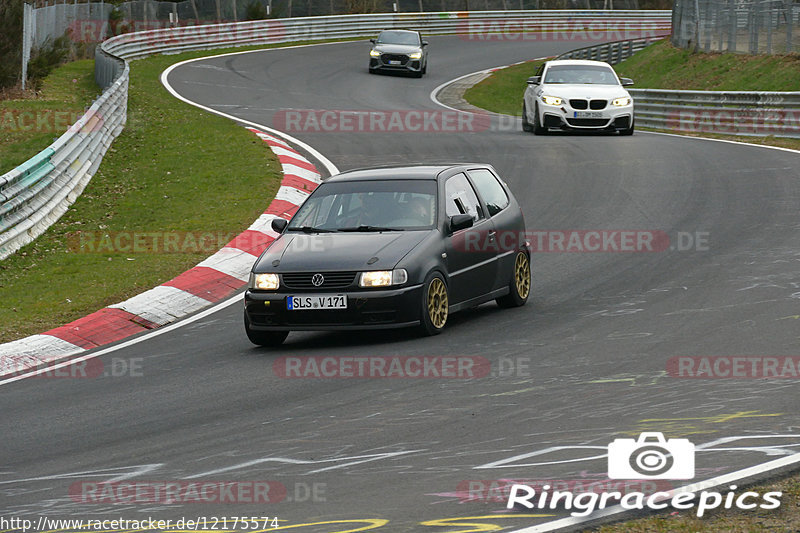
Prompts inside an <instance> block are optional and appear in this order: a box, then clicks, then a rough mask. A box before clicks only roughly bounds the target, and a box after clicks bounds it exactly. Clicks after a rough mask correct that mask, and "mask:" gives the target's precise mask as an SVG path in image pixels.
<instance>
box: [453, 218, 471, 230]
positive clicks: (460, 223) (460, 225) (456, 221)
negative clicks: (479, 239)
mask: <svg viewBox="0 0 800 533" xmlns="http://www.w3.org/2000/svg"><path fill="white" fill-rule="evenodd" d="M472 222H473V220H472V215H455V216H452V217H450V228H449V229H450V233H455V232H457V231H459V230H462V229H467V228H471V227H472Z"/></svg>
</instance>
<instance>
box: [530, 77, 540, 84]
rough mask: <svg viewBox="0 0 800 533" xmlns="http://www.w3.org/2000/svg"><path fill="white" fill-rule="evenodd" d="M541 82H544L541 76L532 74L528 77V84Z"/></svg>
mask: <svg viewBox="0 0 800 533" xmlns="http://www.w3.org/2000/svg"><path fill="white" fill-rule="evenodd" d="M540 83H542V77H541V76H531V77H530V78H528V85H539V84H540Z"/></svg>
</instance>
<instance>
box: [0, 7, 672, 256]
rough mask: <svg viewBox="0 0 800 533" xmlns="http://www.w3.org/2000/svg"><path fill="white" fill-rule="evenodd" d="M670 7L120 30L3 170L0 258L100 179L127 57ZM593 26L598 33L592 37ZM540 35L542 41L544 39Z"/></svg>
mask: <svg viewBox="0 0 800 533" xmlns="http://www.w3.org/2000/svg"><path fill="white" fill-rule="evenodd" d="M670 21H671V12H670V11H605V10H602V11H595V10H577V11H567V10H548V11H470V12H443V13H378V14H370V15H339V16H321V17H305V18H295V19H271V20H262V21H255V22H240V23H227V24H213V25H206V26H186V27H178V28H162V29H155V30H150V31H143V32H136V33H130V34H124V35H118V36H116V37H113V38H111V39H108V40H106V41H104V42H103V43H102V44H101V45H100V46H98V47H97V50H96V54H95V79H96V80H97V83H98V85H100V86H101V87H103V88H104V89H105V90H104V92H103V94H102V95H101V96H100V97H99V98H98V99H97V101H95V103H94V104H93V105H92V106H91V107H90V108H89V110H88V112H87V113H86V114H85V115H84V116H83V117H81V119H80V120H78V122H76V123H75V124H74V125H73V126H72V127H71V128H70V129H69V130H68V131H67V132H66V133H64V134H63V135H62V136H61V137H60V138H59V139H58V140H57V141H56V142H55V143H53V144H52V145H51V146H50V147H49V148H48V149H47V150H44V151H43V152H41V153H40V154H37V155H36V156H34V157H33V158H32V159H31V160H29V161H28V162H26V163H24V164H23V165H20V166H19V167H17V168H16V169H14V170H12V171H11V172H8V173H6V174H4V175H2V176H0V260H2V259H4V258H6V257H8V256H9V255H10V254H12V253H14V251H16V250H17V249H19V248H20V247H22V246H24V245H25V244H27V243H29V242H31V241H32V240H33V239H35V238H36V237H37V236H38V235H40V234H41V233H43V232H44V231H45V230H46V229H47V228H48V227H49V226H50V225H52V224H53V223H54V222H55V221H56V220H58V218H59V217H60V216H61V215H62V214H63V213H64V212H66V209H67V207H68V206H69V205H70V204H71V203H72V202H74V201H75V199H76V198H77V196H78V195H79V194H80V193H81V192H82V191H83V188H84V187H85V186H86V184H87V183H88V182H89V180H90V179H91V177H92V175H94V173H95V171H96V170H97V167H98V166H99V164H100V161H101V160H102V158H103V155H105V153H106V150H108V147H109V146H110V144H111V142H112V141H113V140H114V139H115V138H116V137H117V135H119V133H120V132H121V131H122V128H123V126H124V124H125V120H126V116H127V98H128V78H129V72H130V71H129V67H128V65H127V60H130V59H135V58H139V57H144V56H148V55H153V54H158V53H177V52H182V51H187V50H200V49H210V48H221V47H227V46H243V45H260V44H272V43H285V42H293V41H315V40H322V39H332V38H348V37H359V36H365V35H374V34H375V33H377V32H378V31H379V30H381V29H384V28H404V27H414V28H418V29H420V30H421V31H422V32H423V33H437V34H448V33H449V34H453V33H460V34H466V35H471V36H472V37H474V38H475V39H477V40H481V39H484V38H485V39H486V40H489V39H521V40H525V39H528V38H529V37H534V38H533V39H530V40H540V41H543V40H548V39H552V38H557V39H569V38H570V36H577V38H581V37H583V38H586V36H589V37H593V38H594V39H598V38H602V37H607V38H608V37H611V38H613V36H614V35H620V34H625V32H638V33H642V32H647V34H650V33H653V32H660V31H664V30H665V29H668V28H669V25H670ZM587 32H590V33H587ZM537 36H538V37H537Z"/></svg>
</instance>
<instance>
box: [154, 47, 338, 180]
mask: <svg viewBox="0 0 800 533" xmlns="http://www.w3.org/2000/svg"><path fill="white" fill-rule="evenodd" d="M349 42H351V41H348V43H349ZM334 44H345V43H318V44H301V45H297V46H286V47H282V48H266V49H263V50H243V51H241V52H229V53H227V54H220V55H216V56H207V57H198V58H195V59H187V60H186V61H181V62H179V63H175V64H174V65H170V66H169V67H167V69H166V70H164V72H162V73H161V84H162V85H163V86H164V87H165V88H166V89H167V91H169V93H170V94H172V96H174V97H175V98H177V99H178V100H180V101H182V102H186V103H187V104H189V105H193V106H195V107H197V108H199V109H202V110H204V111H208V112H209V113H214V114H215V115H219V116H221V117H225V118H228V119H231V120H233V121H234V122H238V123H239V124H245V125H248V126H252V127H254V128H259V129H261V130H264V131H266V132H269V133H271V134H273V135H275V136H277V137H280V138H282V139H284V140H286V141H289V143H291V144H294V145H295V146H299V147H300V148H302V149H303V150H305V151H306V152H308V153H309V154H311V155H312V156H313V157H314V158H315V159H316V160H317V161H319V162H320V163H321V164H322V166H324V167H325V170H327V171H328V173H329V174H331V175H333V174H338V173H339V169H338V168H336V165H334V164H333V163H332V162H331V161H330V160H329V159H328V158H327V157H325V156H324V155H322V154H321V153H320V152H319V151H317V150H316V149H315V148H313V147H311V146H310V145H308V144H306V143H304V142H303V141H301V140H300V139H298V138H296V137H292V136H291V135H289V134H288V133H284V132H282V131H278V130H276V129H273V128H270V127H269V126H265V125H263V124H258V123H257V122H252V121H250V120H245V119H242V118H238V117H235V116H233V115H229V114H227V113H223V112H222V111H217V110H216V109H212V108H210V107H207V106H204V105H202V104H198V103H197V102H193V101H192V100H189V99H188V98H185V97H183V96H181V95H180V94H178V92H177V91H176V90H175V89H174V88H173V87H172V85H170V83H169V75H170V73H171V72H172V71H173V70H175V69H176V68H178V67H180V66H182V65H187V64H189V63H194V62H195V61H204V60H208V59H212V58H217V57H228V56H235V55H240V54H252V53H255V52H269V51H271V50H290V49H293V48H307V47H310V46H329V45H334Z"/></svg>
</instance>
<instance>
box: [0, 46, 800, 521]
mask: <svg viewBox="0 0 800 533" xmlns="http://www.w3.org/2000/svg"><path fill="white" fill-rule="evenodd" d="M429 41H430V42H431V44H430V53H431V57H430V63H429V69H428V75H427V76H426V77H424V78H422V79H413V78H408V77H402V76H389V75H370V74H368V73H367V50H368V44H367V43H365V42H359V43H340V44H329V45H323V46H312V47H300V48H291V49H285V50H270V51H265V52H258V53H247V54H239V55H232V56H225V57H218V58H211V59H208V60H204V61H199V62H194V63H189V64H186V65H183V66H181V67H178V68H176V69H175V70H174V71H173V72H172V73H171V75H170V76H169V82H170V84H171V85H172V86H173V87H174V89H175V90H176V91H177V92H179V93H180V94H181V95H182V96H184V97H186V98H188V99H190V100H192V101H195V102H197V103H199V104H202V105H204V106H208V107H210V108H213V109H216V110H219V111H222V112H224V113H227V114H230V115H234V116H236V117H240V118H242V119H246V120H249V121H252V122H255V123H258V124H262V125H264V126H268V127H274V128H278V129H280V125H281V124H282V123H281V122H280V121H281V120H282V119H281V118H280V117H282V116H286V115H285V112H286V111H287V110H295V111H296V110H307V109H314V110H361V111H402V110H417V111H420V110H427V111H440V112H441V111H444V109H443V108H442V107H439V106H437V104H436V103H434V102H433V101H431V99H430V96H429V95H430V93H431V91H432V90H433V89H434V88H435V87H437V86H438V85H440V84H442V83H444V82H446V81H448V80H451V79H454V78H456V77H458V76H461V75H464V74H467V73H470V72H473V71H477V70H480V69H484V68H489V67H493V66H498V65H505V64H509V63H513V62H517V61H522V60H525V59H531V58H536V57H540V56H546V55H552V54H554V53H558V52H561V51H566V50H568V49H571V48H575V47H577V46H580V45H582V44H579V45H576V44H575V43H542V42H538V43H537V42H475V41H466V40H463V39H461V38H459V37H430V38H429ZM282 113H283V114H282ZM498 130H499V131H498ZM289 133H291V135H293V136H295V137H297V138H298V139H301V140H302V141H304V142H305V143H308V144H309V145H310V146H313V147H314V148H315V149H316V150H318V151H319V152H321V153H322V154H324V155H325V156H326V157H327V158H329V159H330V160H331V161H332V162H333V163H334V164H335V165H336V166H337V167H338V168H339V169H340V170H345V169H350V168H356V167H364V166H370V165H376V164H403V163H417V162H428V161H480V162H487V163H490V164H492V165H494V166H495V168H497V169H498V170H499V172H500V173H501V175H502V176H503V177H504V179H505V180H506V181H507V182H508V183H509V185H510V186H511V188H512V190H513V191H514V192H515V194H516V196H517V198H518V199H519V200H520V203H521V204H522V206H523V208H524V212H525V218H526V223H527V226H528V229H529V230H531V231H559V232H569V231H572V230H597V231H601V230H608V231H622V230H636V231H643V232H664V233H666V234H667V235H668V236H669V237H670V247H669V248H667V249H665V250H662V251H653V252H620V251H617V252H614V251H609V252H592V253H580V252H559V251H550V252H542V253H536V254H535V255H534V257H533V287H534V292H533V295H532V298H531V300H530V301H529V303H528V305H527V306H525V307H523V308H520V309H513V310H501V309H499V308H498V307H497V306H495V305H494V304H487V305H484V306H481V307H479V308H478V309H475V310H472V311H467V312H464V313H459V314H458V315H455V316H453V317H451V320H450V321H449V323H448V326H447V329H446V331H445V333H444V334H442V335H440V336H437V337H433V338H418V337H415V336H414V335H413V334H411V333H410V332H408V331H403V330H400V331H391V332H365V333H361V332H359V333H353V332H351V333H341V334H340V333H292V334H291V335H290V336H289V338H288V340H287V342H286V344H285V346H284V348H283V349H282V350H280V351H276V352H271V351H268V350H264V349H258V348H255V347H253V346H252V345H251V344H250V343H249V342H248V340H247V338H246V337H245V335H244V331H243V327H242V306H241V303H240V302H238V301H237V302H236V303H234V304H232V305H229V306H226V307H222V308H221V309H220V310H218V311H217V312H214V313H211V314H209V315H208V316H206V317H203V318H201V319H199V320H194V321H190V322H187V323H186V325H184V326H183V327H178V328H175V329H172V330H170V331H167V332H162V333H160V334H158V335H151V336H150V337H146V338H145V339H144V340H143V341H142V342H139V343H136V344H132V345H129V346H127V347H124V348H120V349H118V350H116V351H113V352H111V353H108V354H106V355H104V356H102V361H103V362H104V364H105V365H106V366H107V367H108V368H111V367H112V366H113V365H118V366H120V368H122V367H125V368H127V369H128V370H130V369H131V368H135V369H136V371H128V372H125V371H122V372H120V373H121V374H125V375H123V376H120V377H114V376H107V377H103V378H97V379H36V378H34V379H26V380H22V381H18V382H15V383H10V384H7V385H3V386H2V387H0V405H2V409H0V427H2V428H4V429H3V438H2V440H3V443H2V460H0V465H1V466H0V515H14V516H42V515H43V516H47V517H51V518H54V517H91V518H115V517H119V516H121V517H124V518H131V519H134V518H138V517H143V516H144V517H146V516H152V517H154V518H158V519H170V518H171V519H179V518H182V517H187V518H192V519H194V518H196V517H198V516H206V517H212V516H216V517H224V516H228V517H230V516H256V517H261V516H271V517H272V516H277V517H278V518H279V519H280V520H281V521H282V522H281V524H282V525H298V524H309V523H316V522H331V521H345V522H341V523H338V522H337V523H328V524H322V525H316V526H305V527H298V528H296V529H295V530H296V531H304V532H305V531H308V532H311V533H314V532H321V533H332V532H334V531H350V530H351V529H349V528H352V530H354V531H355V530H359V531H360V530H362V529H359V528H367V527H369V528H373V529H374V530H376V531H390V532H403V531H456V530H457V531H478V529H470V528H466V529H459V528H454V526H453V523H454V522H453V521H452V520H453V519H458V518H460V517H485V518H481V519H472V520H466V522H469V523H473V524H474V523H476V522H479V523H487V524H497V525H499V526H502V527H503V528H508V529H507V530H511V529H515V528H522V527H525V526H529V525H533V524H537V523H544V522H546V521H549V520H552V519H554V518H557V517H563V516H567V514H568V513H567V512H566V511H564V510H563V509H559V510H555V511H551V510H548V511H547V512H538V511H536V510H534V511H531V513H538V516H520V513H519V512H517V513H507V512H505V511H504V506H505V505H504V503H505V501H504V497H503V494H502V491H500V490H497V485H495V490H494V491H493V492H489V491H487V490H486V489H487V488H488V487H490V486H491V485H490V484H489V482H490V481H491V480H503V479H506V480H508V479H515V480H526V481H528V482H530V483H537V482H552V483H557V482H560V481H563V482H564V483H572V484H575V483H589V482H592V481H597V480H603V479H605V478H606V466H607V465H606V458H605V457H604V453H605V447H606V446H607V445H608V444H609V443H610V442H611V441H613V440H614V439H616V438H623V437H624V438H631V437H635V436H637V435H638V434H639V433H640V432H642V431H660V432H664V433H665V434H666V435H667V436H668V437H684V438H689V439H691V440H692V441H693V442H694V443H695V445H697V446H698V452H697V457H696V469H697V476H696V478H695V480H703V479H708V478H712V477H715V476H719V475H721V474H725V473H730V472H735V471H738V470H740V469H743V468H746V467H750V466H754V465H758V464H760V463H764V462H766V461H770V460H774V459H777V458H780V457H784V456H787V455H789V454H791V453H795V452H797V451H799V450H798V448H799V447H800V415H798V414H797V413H798V412H800V398H799V397H798V394H797V382H796V380H795V379H772V380H763V379H752V378H750V379H748V378H740V379H683V378H679V377H672V376H670V375H668V373H667V365H668V361H669V360H670V359H671V358H674V357H679V356H800V353H798V352H800V349H799V348H800V231H799V230H800V222H798V215H797V213H798V207H800V164H799V163H800V159H799V158H798V157H799V156H798V154H797V153H791V152H788V151H779V150H770V149H764V148H756V147H748V146H744V145H737V144H731V143H722V142H714V141H706V140H697V139H690V138H682V137H676V136H666V135H658V134H650V133H642V132H638V131H637V132H636V133H635V134H634V135H633V136H632V137H618V136H616V135H573V136H568V135H551V136H545V137H537V136H533V135H531V134H526V133H523V132H522V131H521V130H520V129H519V128H518V127H517V126H516V125H514V127H502V126H501V127H492V128H489V129H488V130H484V131H458V132H441V131H416V132H397V131H393V132H381V131H373V132H346V131H335V132H313V131H290V132H289ZM231 149H232V150H235V149H236V147H231ZM258 193H259V191H254V194H258ZM267 201H268V199H267V198H265V205H266V202H267ZM690 237H691V239H690ZM698 239H699V244H698ZM690 240H691V241H692V242H691V243H690V242H689V241H690ZM411 355H417V356H420V355H421V356H459V357H461V356H474V357H478V358H485V360H486V362H487V363H488V364H489V365H490V368H488V369H486V370H487V371H486V372H484V373H483V374H482V375H481V376H480V377H475V378H473V379H458V378H456V379H436V378H428V379H413V378H399V379H390V378H385V379H345V378H340V379H310V378H293V379H286V378H282V377H280V376H279V375H278V373H276V371H275V370H274V368H273V364H274V363H276V361H278V360H279V358H280V357H282V356H291V357H300V358H303V359H302V360H303V361H307V359H306V358H307V357H308V356H333V357H368V356H411ZM478 360H482V359H478ZM123 370H124V368H123ZM192 480H195V481H196V480H202V481H208V480H219V481H239V482H251V481H264V480H267V481H271V482H277V483H280V484H282V486H283V487H285V489H286V497H285V498H282V501H280V502H276V503H270V504H264V503H252V504H248V503H238V504H219V503H218V504H203V503H191V502H190V503H185V502H183V503H182V502H178V503H165V502H163V501H159V502H154V503H152V504H136V505H133V504H125V503H124V502H123V503H120V502H114V503H112V502H111V501H110V500H109V501H106V502H105V503H94V502H83V501H81V498H80V497H76V496H75V494H76V491H77V490H79V489H80V487H81V485H76V484H80V483H86V482H94V483H96V482H100V481H128V482H133V481H140V482H156V481H184V482H188V481H192ZM479 481H480V482H479ZM470 483H472V484H470ZM666 483H667V485H668V486H670V487H671V486H678V485H679V484H680V483H681V482H666ZM670 483H672V484H671V485H670ZM276 486H277V485H276ZM660 486H663V485H660ZM76 487H77V488H76ZM470 489H471V490H470ZM273 490H274V491H277V492H280V490H281V489H273ZM278 499H281V498H278ZM487 515H493V516H489V517H487ZM448 520H449V521H448ZM351 521H352V522H351ZM423 523H425V525H422V524H423ZM455 523H456V524H457V523H458V522H455ZM448 524H450V526H449V527H442V526H443V525H444V526H446V525H448ZM437 526H438V527H437ZM217 529H225V528H222V527H218V528H217ZM227 529H231V528H230V527H228V528H227Z"/></svg>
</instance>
